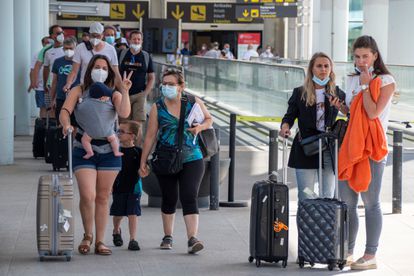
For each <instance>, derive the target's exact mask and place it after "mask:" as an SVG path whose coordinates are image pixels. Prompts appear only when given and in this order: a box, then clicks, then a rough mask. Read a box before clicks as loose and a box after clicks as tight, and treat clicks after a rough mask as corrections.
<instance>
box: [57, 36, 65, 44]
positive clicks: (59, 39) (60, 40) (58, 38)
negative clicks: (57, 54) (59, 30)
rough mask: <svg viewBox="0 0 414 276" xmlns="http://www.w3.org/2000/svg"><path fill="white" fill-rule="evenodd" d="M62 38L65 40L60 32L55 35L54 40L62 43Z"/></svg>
mask: <svg viewBox="0 0 414 276" xmlns="http://www.w3.org/2000/svg"><path fill="white" fill-rule="evenodd" d="M63 40H65V36H64V35H63V34H60V35H58V36H57V37H56V41H57V42H59V43H63Z"/></svg>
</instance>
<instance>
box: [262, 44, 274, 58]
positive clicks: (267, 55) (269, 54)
mask: <svg viewBox="0 0 414 276" xmlns="http://www.w3.org/2000/svg"><path fill="white" fill-rule="evenodd" d="M260 57H261V58H272V57H273V53H272V47H270V45H266V50H265V51H264V52H263V53H261V54H260Z"/></svg>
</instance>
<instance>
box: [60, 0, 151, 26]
mask: <svg viewBox="0 0 414 276" xmlns="http://www.w3.org/2000/svg"><path fill="white" fill-rule="evenodd" d="M148 13H149V1H110V2H109V16H99V15H98V16H96V15H74V14H65V13H62V15H58V16H57V19H58V20H81V21H131V22H136V21H139V19H140V18H141V17H142V18H148Z"/></svg>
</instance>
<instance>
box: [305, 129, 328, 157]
mask: <svg viewBox="0 0 414 276" xmlns="http://www.w3.org/2000/svg"><path fill="white" fill-rule="evenodd" d="M328 136H329V134H328V133H320V134H317V135H312V136H309V137H306V138H304V139H302V137H301V136H300V133H299V143H300V145H301V146H302V149H303V152H304V153H305V155H306V156H313V155H315V154H318V153H319V139H321V138H325V139H322V151H324V150H326V149H327V147H328V144H327V141H326V138H327V137H328Z"/></svg>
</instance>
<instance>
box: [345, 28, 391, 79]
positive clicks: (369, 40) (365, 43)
mask: <svg viewBox="0 0 414 276" xmlns="http://www.w3.org/2000/svg"><path fill="white" fill-rule="evenodd" d="M359 48H367V49H370V50H371V52H372V53H373V54H377V59H376V60H375V61H374V65H373V67H374V73H375V74H376V75H384V74H391V73H390V71H388V69H387V67H386V66H385V64H384V61H383V60H382V57H381V53H380V51H379V49H378V45H377V42H376V41H375V39H374V38H373V37H372V36H369V35H363V36H360V37H358V38H357V39H356V40H355V42H354V45H353V46H352V52H353V53H355V50H356V49H359Z"/></svg>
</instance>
